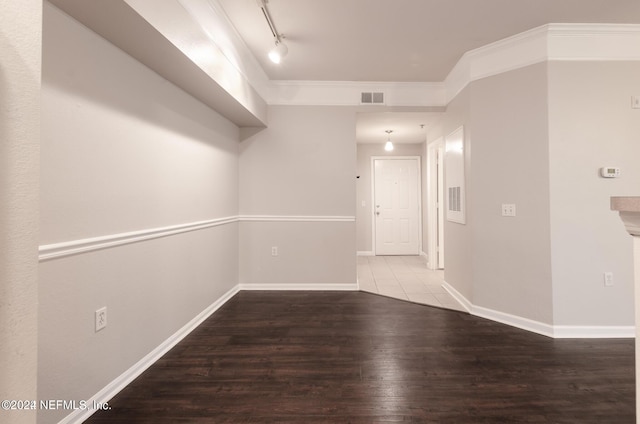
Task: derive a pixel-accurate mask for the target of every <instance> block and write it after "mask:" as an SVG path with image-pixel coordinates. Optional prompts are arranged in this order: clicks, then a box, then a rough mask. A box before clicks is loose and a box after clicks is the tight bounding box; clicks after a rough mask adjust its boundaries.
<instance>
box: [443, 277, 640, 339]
mask: <svg viewBox="0 0 640 424" xmlns="http://www.w3.org/2000/svg"><path fill="white" fill-rule="evenodd" d="M442 287H443V288H444V289H445V290H446V291H447V292H449V294H451V296H452V297H453V298H454V299H456V300H457V301H458V302H459V303H460V304H462V306H463V307H464V308H465V309H466V310H467V311H468V312H469V313H470V314H471V315H475V316H478V317H481V318H486V319H489V320H491V321H496V322H500V323H502V324H506V325H510V326H512V327H516V328H519V329H521V330H527V331H531V332H533V333H537V334H541V335H543V336H547V337H551V338H555V339H574V338H581V339H589V338H597V339H617V338H634V337H635V327H634V326H598V325H591V326H582V325H550V324H546V323H543V322H539V321H535V320H531V319H528V318H523V317H519V316H517V315H512V314H508V313H505V312H500V311H496V310H494V309H489V308H484V307H482V306H477V305H474V304H472V303H471V302H470V301H469V300H468V299H467V298H465V297H464V296H463V295H462V294H461V293H460V292H459V291H457V290H456V289H455V288H454V287H453V286H451V285H450V284H449V283H446V282H445V283H443V284H442Z"/></svg>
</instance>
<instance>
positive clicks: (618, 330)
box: [553, 325, 636, 339]
mask: <svg viewBox="0 0 640 424" xmlns="http://www.w3.org/2000/svg"><path fill="white" fill-rule="evenodd" d="M553 336H554V337H555V338H556V339H632V338H635V336H636V328H635V327H634V326H632V325H627V326H615V325H612V326H601V325H591V326H583V325H554V326H553Z"/></svg>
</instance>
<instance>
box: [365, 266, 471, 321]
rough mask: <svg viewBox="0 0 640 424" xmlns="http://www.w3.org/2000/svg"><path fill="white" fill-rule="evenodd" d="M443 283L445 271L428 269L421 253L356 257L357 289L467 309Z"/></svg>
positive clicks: (429, 303) (455, 308) (435, 304)
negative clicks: (419, 254) (358, 287)
mask: <svg viewBox="0 0 640 424" xmlns="http://www.w3.org/2000/svg"><path fill="white" fill-rule="evenodd" d="M442 283H444V271H442V270H437V271H433V270H430V269H429V268H427V265H426V263H425V260H424V258H423V257H421V256H359V257H358V284H359V285H360V290H362V291H366V292H370V293H377V294H381V295H384V296H388V297H393V298H396V299H402V300H409V301H411V302H416V303H422V304H425V305H431V306H438V307H441V308H447V309H454V310H457V311H464V312H466V309H464V307H463V306H462V305H461V304H460V303H459V302H458V301H457V300H455V299H454V298H453V296H451V295H450V294H449V293H448V292H447V291H446V290H445V289H444V287H443V286H442Z"/></svg>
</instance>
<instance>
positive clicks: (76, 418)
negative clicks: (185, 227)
mask: <svg viewBox="0 0 640 424" xmlns="http://www.w3.org/2000/svg"><path fill="white" fill-rule="evenodd" d="M238 291H240V287H239V286H235V287H234V288H232V289H231V290H229V291H228V292H226V293H225V294H224V295H222V297H220V298H219V299H218V300H216V301H215V302H213V303H212V304H211V305H210V306H209V307H207V309H205V310H204V311H202V312H201V313H200V314H198V315H197V316H196V317H195V318H194V319H192V320H191V321H189V322H188V323H187V324H186V325H184V326H183V327H182V328H181V329H179V330H178V331H176V332H175V333H174V334H173V335H172V336H170V337H169V338H168V339H166V340H165V341H164V342H162V343H161V344H160V345H159V346H158V347H156V348H155V349H153V350H152V351H151V352H149V353H148V354H147V355H146V356H145V357H144V358H142V359H140V360H139V361H138V362H137V363H136V364H134V365H133V366H132V367H131V368H129V369H128V370H127V371H125V372H124V373H122V374H121V375H120V376H119V377H117V378H116V379H115V380H113V381H112V382H111V383H109V384H107V385H106V386H105V387H104V388H103V389H102V390H100V391H99V392H98V393H96V394H95V395H93V396H92V397H91V398H90V399H89V400H87V405H93V404H94V403H97V404H104V403H106V402H108V401H109V400H111V399H112V398H113V397H114V396H115V395H117V394H118V393H119V392H120V391H121V390H122V389H124V388H125V387H126V386H127V385H128V384H130V383H131V382H132V381H133V380H135V379H136V378H137V377H138V376H139V375H140V374H142V373H143V372H144V371H146V370H147V368H149V367H150V366H151V365H153V364H154V363H155V362H156V361H157V360H158V359H160V358H161V357H162V356H163V355H164V354H166V353H167V352H169V351H170V350H171V349H172V348H173V347H174V346H175V345H177V344H178V343H179V342H180V341H181V340H182V339H184V338H185V337H186V336H188V335H189V333H191V332H192V331H193V330H195V329H196V328H197V327H198V326H199V325H200V324H202V322H204V320H206V319H207V318H209V317H210V316H211V315H212V314H213V313H214V312H215V311H217V310H218V309H220V307H221V306H222V305H224V304H225V303H227V301H228V300H229V299H231V298H232V297H233V296H235V295H236V293H238ZM95 412H96V411H95V410H92V409H87V410H84V411H83V410H80V409H79V410H76V411H74V412H73V413H71V414H69V415H67V416H66V417H65V418H64V419H63V420H62V421H60V422H59V423H58V424H71V423H73V424H76V423H77V424H80V423H82V422H84V421H85V420H86V419H87V418H89V417H90V416H91V415H93V414H94V413H95Z"/></svg>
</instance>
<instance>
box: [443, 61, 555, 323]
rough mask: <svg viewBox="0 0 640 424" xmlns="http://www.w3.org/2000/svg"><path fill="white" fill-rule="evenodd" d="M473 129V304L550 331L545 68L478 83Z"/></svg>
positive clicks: (473, 97) (474, 86)
mask: <svg viewBox="0 0 640 424" xmlns="http://www.w3.org/2000/svg"><path fill="white" fill-rule="evenodd" d="M523 99H526V101H523ZM470 122H471V123H470V128H471V136H470V138H469V150H470V154H471V167H470V172H469V179H468V181H469V183H470V188H471V189H470V190H469V191H468V196H469V199H470V203H469V204H470V212H471V213H470V215H471V217H472V219H471V221H470V225H471V228H472V242H471V246H470V248H471V250H472V252H473V259H472V267H473V303H474V304H475V305H477V306H481V307H485V308H489V309H492V310H495V311H500V312H503V313H508V314H512V315H516V316H519V317H523V318H528V319H532V320H535V321H538V322H543V323H546V324H552V323H553V310H552V299H551V294H552V291H551V260H550V258H551V254H550V240H549V237H550V235H549V231H550V229H549V142H548V133H547V127H548V125H547V66H546V63H540V64H536V65H533V66H528V67H525V68H522V69H518V70H515V71H511V72H505V73H503V74H500V75H496V76H493V77H490V78H484V79H481V80H479V81H476V82H474V83H473V84H472V86H471V121H470ZM503 203H511V204H515V205H516V211H517V216H516V217H502V216H501V213H502V211H501V205H502V204H503ZM448 258H449V256H448V257H447V259H448Z"/></svg>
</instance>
